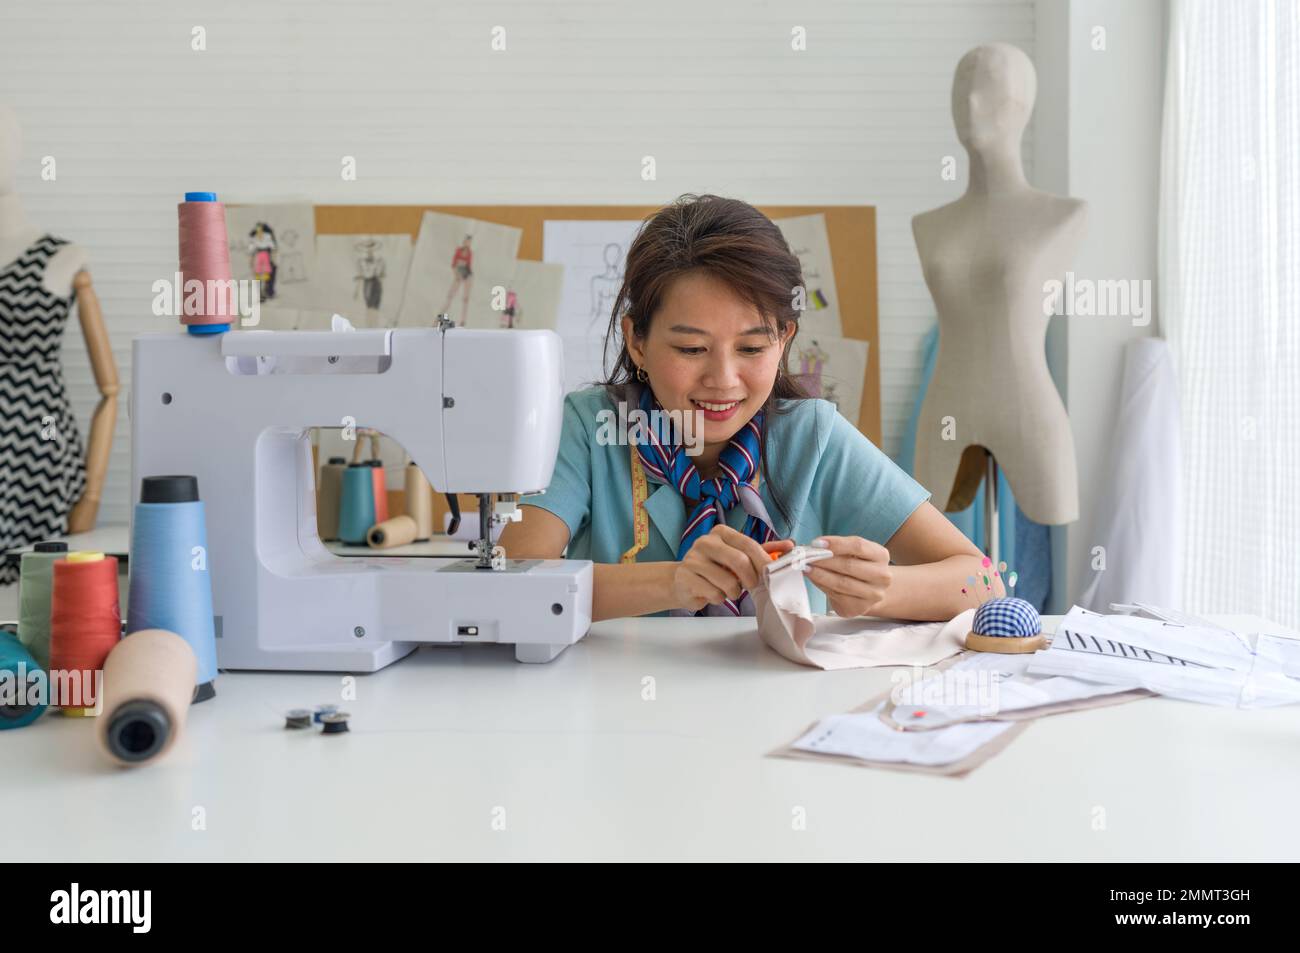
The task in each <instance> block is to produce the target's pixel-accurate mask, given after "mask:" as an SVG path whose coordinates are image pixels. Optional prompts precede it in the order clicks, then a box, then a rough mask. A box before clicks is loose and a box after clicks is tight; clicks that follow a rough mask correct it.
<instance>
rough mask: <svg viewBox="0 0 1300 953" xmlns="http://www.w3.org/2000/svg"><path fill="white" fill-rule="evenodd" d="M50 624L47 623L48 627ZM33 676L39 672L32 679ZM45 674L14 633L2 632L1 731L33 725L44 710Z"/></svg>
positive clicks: (45, 695)
mask: <svg viewBox="0 0 1300 953" xmlns="http://www.w3.org/2000/svg"><path fill="white" fill-rule="evenodd" d="M48 625H49V622H48V620H47V621H46V626H47V627H48ZM33 673H38V674H36V675H35V677H33ZM44 684H45V675H44V672H43V671H42V666H40V665H38V664H37V662H36V659H35V658H33V657H32V653H31V652H29V651H27V648H26V646H24V645H23V644H22V643H21V642H19V641H18V636H16V635H14V634H13V633H12V632H8V631H6V630H4V629H0V731H4V730H5V729H7V728H21V727H23V726H24V725H30V724H31V723H32V722H34V721H35V720H36V719H37V718H40V717H41V713H42V712H44V711H45V701H46V697H47V692H46V690H45V688H44V687H42V686H43V685H44Z"/></svg>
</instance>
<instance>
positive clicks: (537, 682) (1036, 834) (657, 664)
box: [0, 617, 1300, 861]
mask: <svg viewBox="0 0 1300 953" xmlns="http://www.w3.org/2000/svg"><path fill="white" fill-rule="evenodd" d="M1218 618H1219V619H1220V621H1222V622H1223V623H1224V624H1230V625H1237V626H1239V627H1243V628H1256V629H1258V630H1261V631H1262V630H1269V631H1281V630H1279V629H1278V627H1276V626H1272V625H1271V624H1269V623H1266V622H1264V621H1262V620H1258V619H1255V620H1252V619H1250V618H1248V617H1218ZM1045 621H1046V622H1047V624H1048V626H1047V627H1048V628H1049V629H1052V628H1054V626H1055V622H1056V619H1055V618H1052V617H1049V618H1047V619H1046V620H1045ZM891 671H893V670H891V669H875V670H871V669H867V670H859V671H844V672H818V671H814V670H811V669H805V668H800V667H797V666H795V665H793V664H791V663H789V662H787V661H785V660H784V659H782V658H780V657H778V656H777V655H775V654H774V653H772V652H771V651H769V650H767V649H766V648H765V647H763V646H762V645H761V644H760V643H759V642H758V640H757V637H756V635H755V633H754V631H753V628H752V620H749V621H748V622H745V621H739V622H737V621H730V620H725V619H693V620H682V619H654V618H650V619H624V620H615V621H609V622H603V623H599V624H597V625H596V626H594V627H593V629H592V631H591V633H590V634H589V635H588V636H587V637H586V639H584V640H583V641H582V642H581V643H579V644H578V645H577V646H574V647H573V648H570V649H569V650H567V651H566V652H565V653H564V654H562V655H561V656H560V657H559V658H558V659H557V660H556V661H554V662H552V663H550V664H547V665H522V664H519V663H516V662H515V661H514V659H513V656H512V652H511V649H510V648H509V647H505V646H469V647H465V648H434V647H429V648H425V649H422V650H421V651H419V652H417V653H416V654H415V655H413V656H411V657H409V658H407V659H405V660H403V661H401V662H398V663H397V664H396V665H394V666H391V667H390V668H388V669H386V670H384V671H381V672H378V673H376V674H373V675H363V676H359V677H357V678H356V681H355V685H356V700H355V701H349V702H345V703H343V707H344V708H345V709H346V710H347V711H349V712H350V713H351V714H352V723H351V725H352V730H351V732H350V733H349V734H346V735H336V736H323V735H321V734H318V733H316V732H296V731H288V730H286V729H284V727H283V722H284V712H285V711H286V710H287V709H290V708H296V707H312V706H314V705H316V704H321V703H327V702H337V701H339V699H340V687H341V684H342V682H341V678H340V676H337V675H320V674H273V673H224V674H222V675H221V676H220V678H219V679H218V681H217V697H216V698H215V699H214V700H212V701H210V702H205V703H202V704H200V705H197V706H195V707H194V708H192V709H191V713H190V719H189V725H188V729H187V733H186V735H185V736H184V737H183V738H182V739H181V741H180V743H179V745H178V747H177V748H176V749H175V750H174V751H173V752H172V753H171V754H170V755H169V756H168V758H167V759H166V760H164V761H162V762H159V763H157V764H154V765H150V766H146V767H143V768H138V769H134V770H130V769H114V768H106V767H105V766H103V765H102V764H101V762H100V761H99V760H98V758H97V752H96V751H95V750H94V747H93V744H92V736H91V731H92V728H93V725H92V724H91V723H90V722H89V721H88V720H84V719H65V718H62V717H59V716H55V715H49V714H47V715H45V716H43V717H42V718H41V719H40V720H39V721H37V722H36V723H35V724H33V725H31V726H29V727H27V728H23V729H19V730H14V731H5V732H0V750H2V751H3V753H4V755H5V759H6V760H5V763H6V765H7V766H8V768H7V769H6V771H5V783H4V784H3V785H0V792H3V793H0V799H2V800H0V803H3V804H4V805H5V811H6V816H9V817H11V818H13V817H20V818H22V823H21V824H13V825H11V826H10V830H9V831H8V832H7V833H6V836H5V840H4V847H3V853H4V855H5V856H6V858H8V859H11V860H14V861H24V860H73V859H78V860H149V859H162V860H173V859H175V860H193V861H212V860H239V859H266V860H290V859H309V860H351V859H383V860H398V859H401V860H416V859H463V860H470V859H483V860H505V859H534V858H537V859H540V858H547V859H558V858H576V859H622V858H636V859H664V860H667V859H677V858H686V859H713V858H728V859H764V860H768V859H778V858H790V859H844V860H873V861H890V860H976V859H978V860H1111V861H1114V860H1165V861H1168V860H1220V859H1229V858H1232V859H1243V860H1264V859H1273V860H1295V859H1296V858H1297V857H1300V824H1298V822H1297V820H1296V817H1297V814H1296V810H1295V797H1296V792H1297V791H1298V790H1300V757H1297V754H1296V752H1297V750H1298V749H1297V745H1298V744H1300V741H1298V739H1300V707H1290V708H1279V709H1271V710H1256V711H1237V710H1232V709H1224V708H1215V707H1209V706H1202V705H1196V704H1191V703H1186V702H1177V701H1170V700H1166V699H1163V698H1153V699H1148V700H1143V701H1138V702H1133V703H1131V704H1126V705H1120V706H1116V707H1113V708H1100V709H1095V710H1090V711H1083V712H1075V713H1071V714H1067V715H1059V716H1056V717H1051V718H1045V719H1041V720H1039V721H1037V722H1035V723H1034V724H1032V725H1030V727H1029V728H1028V730H1027V731H1026V732H1025V733H1024V734H1023V735H1022V736H1021V737H1020V738H1018V739H1016V740H1015V741H1014V742H1013V743H1012V745H1011V746H1010V747H1009V748H1008V749H1007V750H1006V751H1004V752H1002V753H1001V754H999V755H997V756H996V757H994V758H993V759H992V760H991V761H989V762H987V763H986V764H984V765H983V766H981V767H979V768H978V769H976V771H975V772H974V773H973V774H972V775H970V776H969V777H967V778H966V779H963V780H957V779H950V778H943V777H932V776H924V775H916V774H904V773H899V772H892V771H880V770H870V769H863V768H859V767H852V766H847V765H840V764H819V763H810V762H801V761H793V760H787V759H776V758H766V757H764V755H765V753H766V752H768V751H770V750H771V749H773V748H775V747H777V746H778V745H780V744H783V743H785V742H787V741H789V740H790V739H791V738H793V737H794V736H795V734H796V733H797V732H799V731H801V730H802V729H804V728H805V727H806V726H807V725H809V723H811V722H813V721H814V720H816V719H817V718H819V717H821V716H824V715H828V714H831V713H835V712H842V711H847V710H848V709H850V708H852V707H854V706H856V705H858V704H860V703H861V702H863V701H865V700H866V699H867V698H868V697H870V696H873V695H875V694H877V693H879V692H882V691H885V690H887V689H888V687H889V685H890V681H889V678H890V673H891ZM646 678H653V679H654V700H653V701H648V700H644V699H643V692H644V687H643V686H644V684H645V683H644V680H645V679H646ZM200 809H201V812H202V814H203V818H204V821H205V824H206V829H203V830H195V829H193V825H194V818H195V817H197V816H198V814H199V811H200ZM502 810H503V811H504V815H502V813H501V812H502ZM799 810H801V811H802V812H803V814H804V816H805V817H806V821H807V824H806V829H805V830H796V829H793V828H794V825H793V824H792V819H793V818H794V816H795V812H796V811H799ZM502 816H504V821H505V829H504V830H495V829H494V826H493V822H494V819H497V820H499V819H500V818H501V817H502ZM1099 828H1100V829H1099Z"/></svg>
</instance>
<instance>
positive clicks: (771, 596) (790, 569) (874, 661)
mask: <svg viewBox="0 0 1300 953" xmlns="http://www.w3.org/2000/svg"><path fill="white" fill-rule="evenodd" d="M801 548H802V547H797V548H796V550H795V552H798V550H799V549H801ZM807 552H809V553H816V552H817V550H808V551H807ZM763 575H764V576H765V577H766V584H764V585H760V586H758V587H757V588H756V589H755V590H754V591H753V593H752V595H753V597H754V610H755V616H756V617H757V620H758V634H759V637H760V638H762V640H763V642H764V644H765V645H767V647H768V648H770V649H771V650H772V651H774V652H776V653H777V654H779V655H781V656H783V657H785V658H787V659H789V660H790V661H791V662H797V663H798V664H800V665H808V666H811V667H813V668H820V669H825V670H833V669H845V668H872V667H876V666H881V665H934V664H935V663H936V662H941V661H943V660H944V659H946V658H948V657H949V656H952V655H956V654H957V653H958V652H960V651H962V650H963V649H964V648H965V647H966V633H967V632H969V631H970V627H971V623H972V622H973V621H974V618H975V610H974V609H967V610H966V611H965V612H963V613H961V614H960V615H958V616H956V617H955V618H953V619H951V620H949V621H948V622H919V623H918V622H899V621H895V620H892V619H874V618H869V617H867V616H859V617H858V618H854V619H842V618H840V617H839V616H835V615H813V613H812V611H811V609H810V608H809V603H808V589H807V583H806V582H805V581H804V574H803V569H802V564H801V563H800V562H799V561H798V560H794V561H792V562H791V563H790V564H789V565H787V566H785V567H784V568H781V569H777V570H776V571H774V572H766V573H764V574H763Z"/></svg>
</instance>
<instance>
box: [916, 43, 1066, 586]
mask: <svg viewBox="0 0 1300 953" xmlns="http://www.w3.org/2000/svg"><path fill="white" fill-rule="evenodd" d="M1036 89H1037V79H1036V77H1035V75H1034V66H1033V64H1032V63H1031V62H1030V60H1029V57H1028V56H1026V55H1025V54H1024V53H1023V52H1022V51H1021V50H1020V49H1018V48H1017V47H1015V46H1011V45H1010V44H1006V43H994V44H989V45H986V46H979V47H976V48H975V49H973V50H971V51H970V52H969V53H967V54H966V55H965V56H963V57H962V59H961V62H960V63H958V64H957V72H956V75H955V76H954V78H953V86H952V114H953V121H954V123H955V125H956V128H957V138H958V139H959V140H960V141H961V144H962V145H963V146H964V147H965V148H966V151H967V153H968V155H969V156H970V183H969V185H968V187H967V189H966V193H965V194H964V195H962V197H961V198H959V199H957V201H955V202H952V203H950V204H948V205H944V206H942V207H941V208H937V209H934V210H932V211H929V212H923V213H922V214H920V215H917V216H916V217H915V218H913V219H912V233H913V235H914V237H915V239H916V247H917V251H918V253H919V254H920V258H921V270H922V272H923V273H924V275H925V283H926V286H927V287H928V288H929V289H930V294H931V296H932V297H933V298H934V303H935V308H936V309H937V311H938V315H939V355H938V358H937V360H936V363H935V369H934V376H933V378H932V379H931V382H930V386H929V389H928V390H927V392H926V395H925V400H924V402H923V403H922V406H921V415H920V420H919V423H918V426H917V438H916V440H917V443H916V479H917V480H918V481H919V482H920V483H921V484H922V485H924V486H925V487H927V488H928V489H929V490H930V491H931V492H932V493H934V497H935V502H936V503H942V505H943V508H944V509H945V510H948V511H954V510H962V509H965V508H966V507H968V506H970V504H971V502H972V501H973V500H974V498H975V493H976V491H977V490H978V489H979V485H980V481H981V480H988V481H989V484H988V485H989V488H990V490H991V491H992V492H986V501H987V504H988V506H990V507H991V508H992V510H993V511H992V512H991V513H988V516H989V517H991V518H990V519H989V520H987V521H986V524H985V526H986V533H989V539H988V540H987V541H986V546H985V549H986V551H987V552H989V554H990V555H992V556H993V559H994V561H995V562H996V560H997V556H996V540H997V534H996V532H993V528H994V527H995V525H996V488H997V479H996V477H997V470H998V467H999V466H1000V467H1001V468H1002V469H1003V470H1004V471H1005V473H1006V476H1007V480H1008V482H1009V483H1010V484H1011V487H1012V489H1013V491H1014V492H1015V497H1016V502H1017V503H1018V504H1019V505H1020V508H1021V509H1022V510H1023V511H1024V513H1025V515H1026V516H1028V517H1029V518H1030V519H1031V520H1033V521H1034V522H1037V523H1045V524H1058V523H1069V522H1073V521H1074V520H1076V519H1078V517H1079V490H1078V473H1077V470H1076V467H1075V456H1074V438H1073V434H1072V433H1071V431H1070V420H1069V417H1068V416H1067V415H1066V412H1065V405H1064V404H1063V403H1062V401H1061V397H1060V395H1059V394H1058V393H1057V390H1056V385H1055V384H1054V383H1053V382H1052V378H1051V375H1050V374H1049V372H1048V369H1047V358H1046V353H1045V349H1044V345H1045V341H1046V337H1047V324H1048V318H1047V317H1046V316H1045V315H1044V313H1043V310H1044V308H1043V301H1044V291H1043V284H1044V282H1045V281H1046V280H1048V279H1050V278H1058V277H1060V276H1061V275H1062V274H1063V273H1064V271H1065V269H1066V268H1067V266H1068V265H1069V263H1070V261H1071V260H1072V258H1073V257H1074V254H1075V252H1076V250H1077V249H1078V247H1079V244H1080V242H1081V241H1082V239H1083V235H1084V231H1085V228H1086V224H1087V211H1088V207H1087V203H1085V202H1082V201H1080V200H1078V199H1072V198H1061V197H1058V196H1055V195H1049V194H1048V193H1046V192H1040V191H1039V190H1037V189H1035V188H1032V187H1031V186H1030V185H1029V183H1028V181H1027V180H1026V178H1025V172H1024V168H1023V166H1022V164H1021V160H1020V137H1021V134H1022V133H1023V132H1024V129H1025V125H1026V124H1027V123H1028V121H1029V114H1030V112H1031V110H1032V109H1033V104H1034V94H1035V92H1036ZM945 418H952V420H951V421H946V420H945ZM954 436H955V439H952V438H953V437H954ZM945 437H948V438H949V439H944V438H945Z"/></svg>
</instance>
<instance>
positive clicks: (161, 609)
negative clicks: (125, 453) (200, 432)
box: [126, 475, 217, 702]
mask: <svg viewBox="0 0 1300 953" xmlns="http://www.w3.org/2000/svg"><path fill="white" fill-rule="evenodd" d="M205 515H206V514H205V511H204V507H203V502H202V501H201V500H200V499H199V481H198V478H197V477H194V476H187V475H175V476H147V477H145V478H144V479H142V480H141V481H140V502H139V503H137V504H136V505H135V509H134V511H133V516H132V522H131V564H130V570H131V582H130V590H129V591H130V601H129V603H128V606H127V620H126V631H127V632H128V633H134V632H138V631H140V630H142V629H163V630H165V631H167V632H175V633H176V634H177V635H178V636H180V637H181V638H182V639H184V640H185V641H186V642H187V643H188V644H189V646H190V649H191V651H193V653H194V657H195V658H196V659H197V660H198V671H197V674H196V678H197V683H196V684H195V685H192V686H190V688H191V691H192V692H193V693H194V701H196V702H200V701H206V700H207V699H209V698H212V697H213V696H214V695H215V694H216V688H215V687H214V685H213V681H214V680H215V679H216V677H217V642H216V631H215V626H214V624H213V619H212V574H211V572H210V571H209V569H208V562H207V560H208V538H207V526H206V522H205Z"/></svg>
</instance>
